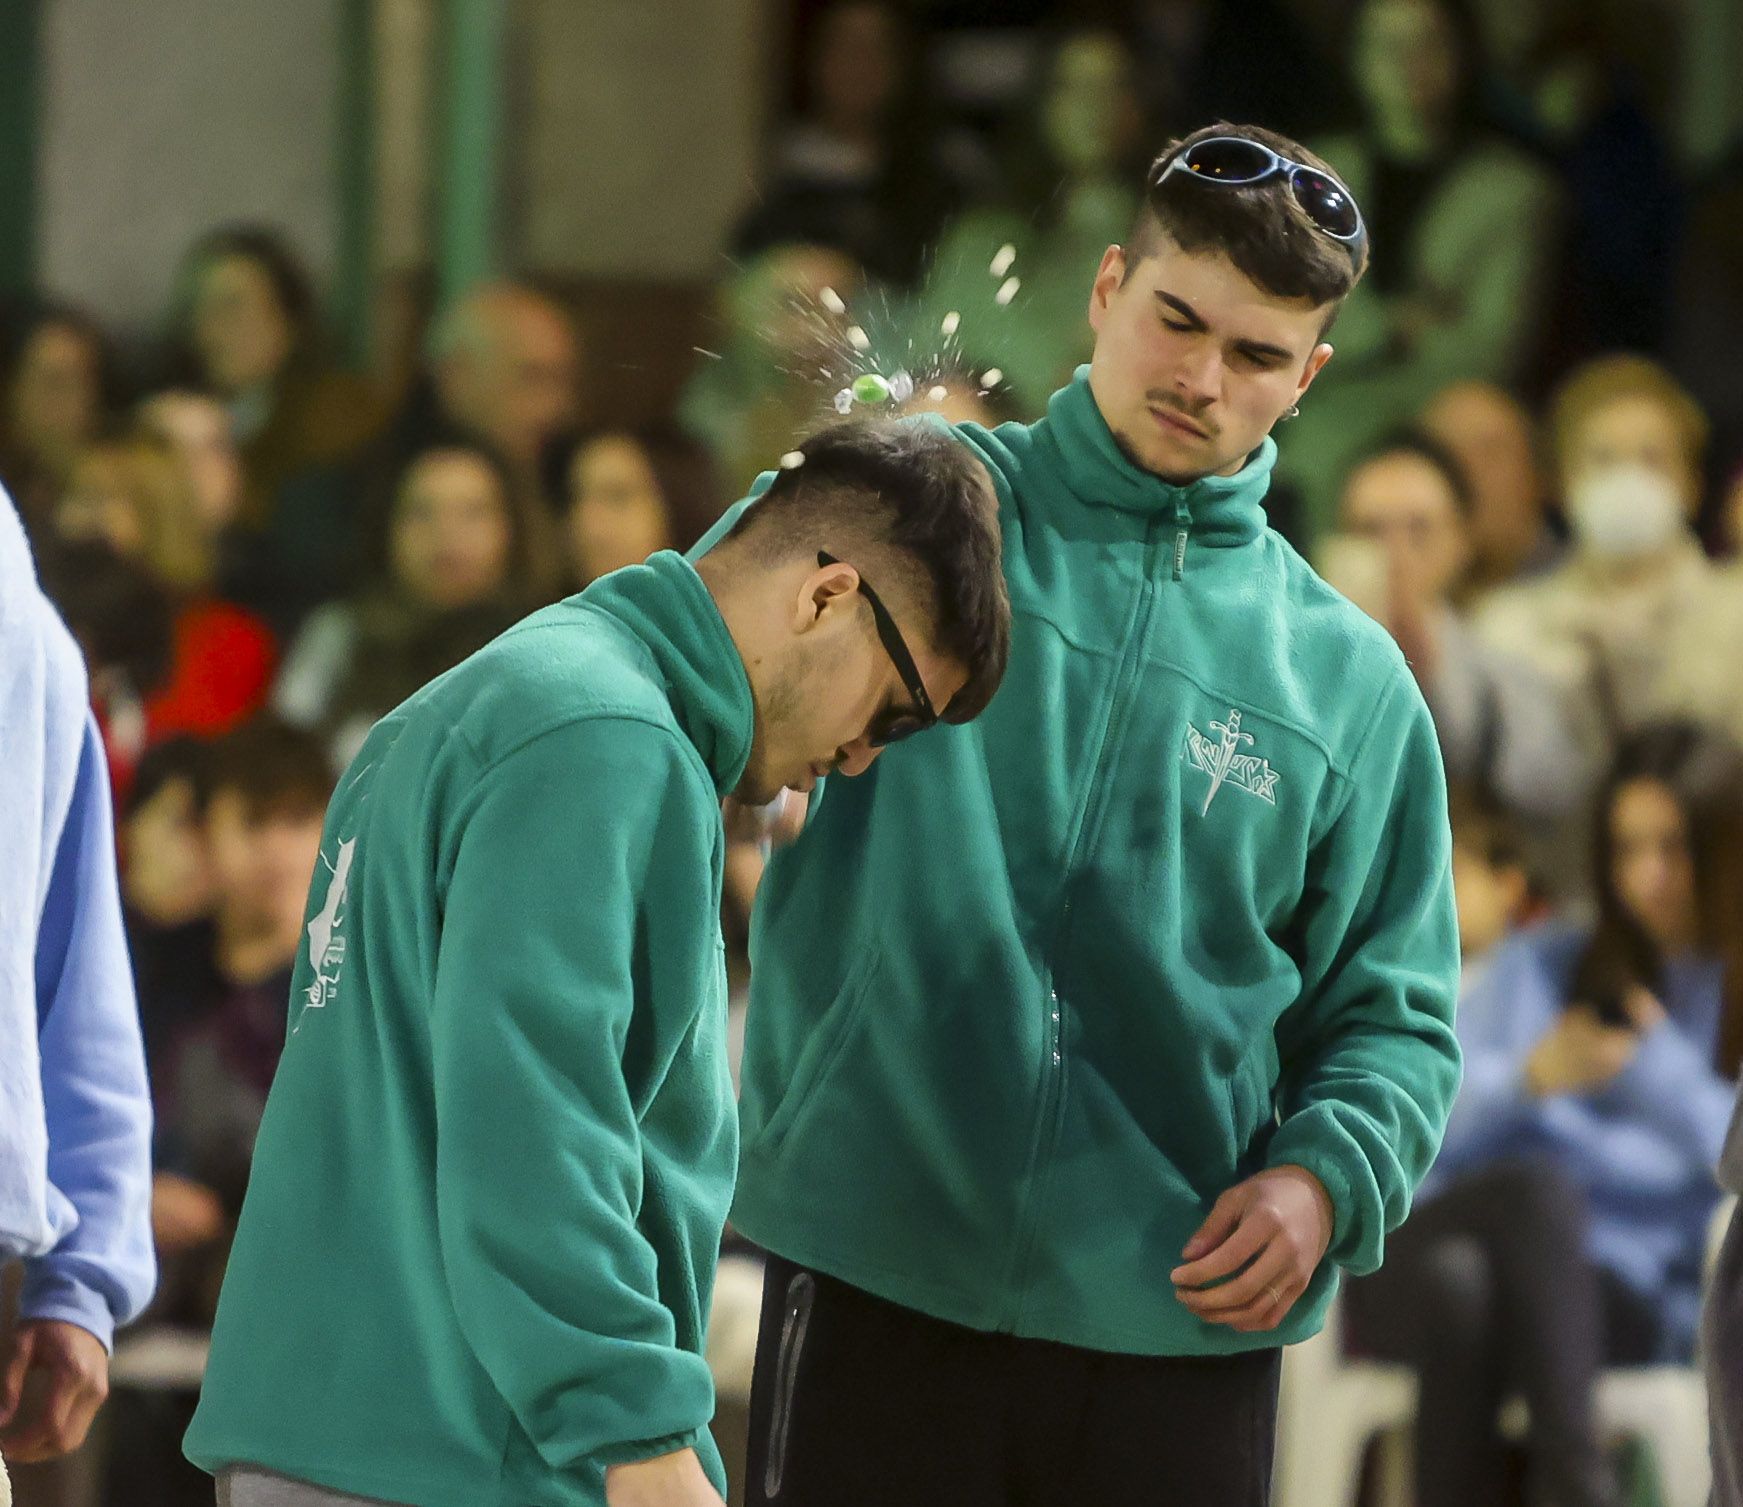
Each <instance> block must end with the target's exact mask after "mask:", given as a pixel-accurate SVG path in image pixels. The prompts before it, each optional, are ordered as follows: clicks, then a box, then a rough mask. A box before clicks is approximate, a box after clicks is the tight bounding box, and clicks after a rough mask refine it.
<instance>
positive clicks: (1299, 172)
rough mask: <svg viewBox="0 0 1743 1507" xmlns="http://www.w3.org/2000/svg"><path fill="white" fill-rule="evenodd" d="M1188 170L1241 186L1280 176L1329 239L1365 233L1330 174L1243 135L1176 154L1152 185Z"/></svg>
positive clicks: (1203, 179)
mask: <svg viewBox="0 0 1743 1507" xmlns="http://www.w3.org/2000/svg"><path fill="white" fill-rule="evenodd" d="M1176 171H1179V172H1183V173H1190V174H1191V175H1192V177H1193V178H1194V180H1196V181H1197V182H1200V183H1219V184H1222V185H1223V186H1224V187H1226V188H1243V187H1245V186H1247V185H1248V184H1253V183H1263V182H1264V181H1265V180H1266V179H1267V178H1275V177H1277V176H1279V175H1282V176H1283V177H1286V178H1287V179H1288V180H1289V192H1290V193H1291V194H1293V195H1294V196H1295V202H1296V203H1297V204H1299V205H1300V206H1301V209H1302V212H1303V213H1304V214H1305V215H1306V216H1307V218H1308V219H1309V220H1311V221H1312V222H1313V224H1314V226H1315V227H1316V228H1317V229H1318V230H1320V231H1321V232H1323V233H1324V234H1326V235H1328V236H1330V237H1331V238H1332V239H1333V240H1334V241H1343V242H1345V243H1346V244H1349V243H1352V242H1355V241H1359V240H1360V239H1361V238H1362V236H1363V235H1364V234H1365V233H1366V229H1365V227H1364V226H1363V224H1362V212H1361V210H1360V209H1358V208H1357V207H1356V201H1355V198H1354V196H1353V195H1352V194H1351V193H1350V191H1349V190H1348V189H1347V188H1345V187H1344V186H1343V184H1341V183H1339V182H1338V181H1337V179H1336V178H1334V177H1332V175H1331V174H1330V173H1327V172H1322V171H1321V170H1320V169H1319V168H1316V167H1308V166H1307V164H1306V163H1303V162H1295V161H1292V160H1291V159H1290V158H1288V157H1285V156H1283V154H1282V153H1280V152H1274V151H1272V150H1271V148H1270V147H1268V146H1266V145H1265V143H1264V142H1262V141H1254V140H1253V139H1252V138H1251V137H1247V136H1207V137H1206V138H1205V139H1204V140H1203V141H1195V142H1193V144H1192V145H1191V146H1189V147H1187V148H1186V150H1185V151H1183V152H1178V153H1176V154H1175V155H1174V156H1173V157H1172V158H1171V159H1170V160H1169V163H1168V165H1167V166H1166V167H1165V168H1163V169H1162V171H1161V172H1160V173H1158V174H1157V175H1156V183H1157V184H1160V183H1161V182H1162V180H1163V179H1165V178H1166V177H1168V175H1169V174H1170V173H1173V172H1176Z"/></svg>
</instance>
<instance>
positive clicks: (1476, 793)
mask: <svg viewBox="0 0 1743 1507" xmlns="http://www.w3.org/2000/svg"><path fill="white" fill-rule="evenodd" d="M1447 814H1448V816H1449V818H1450V819H1451V823H1452V835H1453V842H1454V843H1455V844H1457V845H1458V846H1459V847H1461V848H1465V849H1467V850H1468V851H1470V852H1472V853H1474V854H1476V855H1477V857H1478V858H1480V859H1481V860H1482V861H1483V863H1484V864H1485V865H1486V866H1488V867H1489V868H1491V869H1519V870H1522V871H1523V870H1526V869H1527V863H1526V852H1525V839H1524V837H1523V835H1522V834H1521V832H1520V829H1519V823H1518V821H1517V820H1516V819H1515V818H1514V816H1513V813H1512V812H1511V811H1509V810H1508V809H1507V807H1506V806H1505V805H1504V804H1503V803H1502V802H1501V800H1500V798H1499V797H1498V796H1497V795H1496V794H1495V792H1494V791H1493V790H1491V789H1490V788H1489V787H1488V786H1487V785H1485V784H1482V783H1476V782H1471V781H1465V782H1459V781H1451V782H1449V783H1448V786H1447Z"/></svg>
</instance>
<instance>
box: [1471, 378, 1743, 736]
mask: <svg viewBox="0 0 1743 1507" xmlns="http://www.w3.org/2000/svg"><path fill="white" fill-rule="evenodd" d="M1551 424H1552V430H1553V435H1554V445H1555V462H1556V469H1557V472H1558V476H1559V479H1560V483H1561V489H1562V499H1563V505H1564V508H1565V511H1566V514H1567V519H1568V524H1569V527H1570V529H1571V531H1572V535H1573V546H1572V549H1571V551H1570V552H1569V555H1568V558H1567V559H1566V560H1565V561H1564V563H1563V564H1561V565H1560V566H1559V567H1557V568H1556V569H1555V570H1553V571H1551V572H1549V574H1547V575H1545V576H1541V577H1539V578H1537V579H1535V580H1532V581H1530V582H1528V583H1523V584H1520V585H1516V586H1512V587H1507V588H1503V589H1502V590H1500V591H1497V592H1495V593H1494V594H1493V595H1492V596H1490V597H1489V598H1488V599H1486V600H1485V602H1484V603H1483V605H1482V607H1481V608H1480V609H1479V611H1478V613H1477V617H1476V627H1477V631H1478V633H1479V634H1480V635H1482V636H1483V637H1484V638H1485V639H1487V640H1488V641H1489V642H1491V643H1493V644H1495V645H1496V646H1498V647H1504V648H1506V649H1508V650H1509V651H1511V652H1515V653H1518V654H1522V655H1525V656H1528V657H1529V658H1531V659H1533V660H1535V661H1536V662H1537V663H1538V664H1539V665H1540V666H1541V667H1542V668H1543V669H1544V670H1546V671H1547V672H1548V673H1549V674H1550V675H1552V676H1553V677H1554V678H1555V679H1556V680H1558V681H1559V682H1561V683H1562V685H1563V686H1564V687H1565V688H1566V690H1567V692H1568V693H1569V695H1570V697H1572V698H1573V699H1574V702H1575V703H1576V705H1577V706H1579V708H1580V709H1581V720H1582V721H1583V722H1584V724H1585V736H1586V737H1587V739H1589V740H1590V741H1591V743H1592V744H1593V752H1594V753H1595V754H1598V755H1600V756H1601V755H1602V754H1603V753H1604V752H1605V751H1606V750H1607V749H1608V748H1609V746H1610V745H1611V744H1612V743H1613V742H1614V740H1615V738H1616V737H1617V736H1618V735H1620V734H1621V733H1624V732H1626V731H1628V730H1630V729H1632V728H1634V727H1637V726H1639V725H1640V724H1641V723H1642V722H1644V721H1646V720H1648V719H1649V718H1652V717H1656V716H1667V715H1682V716H1687V717H1692V718H1694V719H1696V720H1697V721H1700V722H1703V723H1706V724H1709V725H1713V726H1717V727H1720V728H1723V729H1725V730H1727V731H1729V732H1732V733H1737V732H1740V731H1743V685H1740V684H1739V683H1738V677H1737V676H1736V665H1737V662H1738V656H1739V654H1743V585H1740V584H1739V583H1738V582H1736V581H1734V580H1731V579H1728V578H1727V577H1726V576H1724V575H1723V574H1722V573H1721V572H1720V571H1718V570H1717V569H1716V567H1715V566H1714V565H1713V563H1712V562H1711V561H1710V560H1709V559H1708V558H1707V556H1706V555H1705V554H1704V553H1703V552H1702V549H1701V546H1700V543H1699V541H1698V539H1697V538H1696V536H1695V532H1694V517H1695V513H1696V511H1697V509H1698V508H1699V505H1700V476H1701V459H1702V452H1703V450H1704V448H1705V445H1706V439H1707V421H1706V418H1705V416H1704V415H1703V414H1702V412H1701V410H1700V408H1699V406H1698V405H1697V404H1696V403H1695V401H1694V399H1693V398H1691V397H1690V396H1689V394H1688V393H1687V392H1686V391H1684V390H1683V388H1682V387H1681V386H1680V385H1678V383H1677V382H1676V381H1675V379H1674V378H1672V377H1671V376H1670V374H1669V373H1668V372H1666V371H1665V370H1664V369H1663V368H1662V367H1660V366H1658V365H1657V364H1655V363H1654V362H1651V361H1648V360H1646V359H1644V358H1643V357H1638V356H1606V357H1602V358H1600V359H1598V360H1596V361H1593V362H1590V363H1588V364H1587V365H1585V366H1584V367H1581V368H1580V369H1579V370H1577V371H1576V372H1575V373H1574V374H1573V375H1572V376H1571V377H1570V378H1568V380H1567V381H1566V382H1565V383H1564V384H1563V385H1562V387H1561V389H1560V390H1559V391H1558V392H1557V394H1556V395H1555V398H1554V400H1553V402H1552V413H1551ZM1726 645H1734V647H1735V650H1736V652H1728V651H1727V648H1726Z"/></svg>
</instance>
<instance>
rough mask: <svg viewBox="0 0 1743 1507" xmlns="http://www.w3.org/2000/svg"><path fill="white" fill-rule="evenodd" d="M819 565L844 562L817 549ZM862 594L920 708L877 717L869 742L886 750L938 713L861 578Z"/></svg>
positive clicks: (886, 648)
mask: <svg viewBox="0 0 1743 1507" xmlns="http://www.w3.org/2000/svg"><path fill="white" fill-rule="evenodd" d="M817 563H818V564H819V565H839V564H841V563H842V562H841V561H840V560H837V559H836V558H835V556H834V555H832V554H829V553H827V552H826V551H824V550H818V551H817ZM859 593H860V595H861V596H863V597H864V598H865V600H866V605H867V606H869V607H870V608H871V613H872V621H873V622H874V623H875V624H877V630H878V640H879V642H880V643H882V644H883V646H884V652H885V653H886V654H888V655H889V656H890V663H891V664H893V665H894V666H895V667H896V674H897V675H899V676H901V678H902V684H903V685H904V686H906V687H907V688H908V694H909V695H910V696H912V697H913V698H914V706H915V707H916V708H917V710H909V709H907V708H904V707H896V708H892V709H890V710H889V711H885V712H880V713H879V714H878V716H877V718H876V720H874V721H873V723H872V725H871V727H870V728H869V729H868V731H867V735H866V741H867V742H868V743H870V744H871V746H872V747H873V748H887V747H889V745H890V744H892V743H900V742H901V741H902V739H904V738H911V737H913V736H914V734H915V733H919V732H924V731H925V730H926V729H927V728H929V727H931V726H933V725H934V724H935V723H936V722H937V721H938V713H937V712H936V711H934V710H933V708H932V698H931V697H930V696H929V695H928V694H927V693H926V682H925V681H924V680H922V679H921V678H920V670H919V667H918V666H917V665H916V664H915V663H914V656H913V655H912V654H910V653H909V652H908V645H907V641H906V640H905V639H903V637H902V630H901V629H899V628H898V627H897V626H896V620H895V619H894V618H893V617H891V616H890V611H889V608H887V607H885V606H884V604H883V603H882V602H881V601H879V600H878V594H877V593H876V592H875V591H873V590H872V589H871V587H869V586H868V585H866V581H865V577H864V576H863V575H862V576H860V578H859Z"/></svg>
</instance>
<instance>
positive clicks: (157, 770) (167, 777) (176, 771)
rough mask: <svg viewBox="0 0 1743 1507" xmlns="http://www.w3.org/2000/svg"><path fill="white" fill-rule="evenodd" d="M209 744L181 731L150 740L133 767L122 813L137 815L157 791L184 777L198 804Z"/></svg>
mask: <svg viewBox="0 0 1743 1507" xmlns="http://www.w3.org/2000/svg"><path fill="white" fill-rule="evenodd" d="M207 747H208V745H207V744H205V743H203V742H202V741H201V740H200V739H198V738H192V737H188V736H187V735H186V734H181V735H178V736H176V737H173V738H165V739H164V740H163V742H161V743H153V744H152V745H151V747H150V748H148V749H146V750H145V752H144V753H143V754H141V755H140V758H139V763H138V764H136V765H135V766H134V768H133V783H132V784H130V785H129V786H128V787H127V800H126V803H125V806H124V808H123V810H122V813H121V814H122V815H123V816H124V817H130V816H135V815H137V814H138V813H139V812H140V811H141V810H142V809H143V808H144V807H146V806H149V805H150V804H151V802H152V800H153V799H154V798H155V797H156V796H157V794H158V793H159V792H160V791H162V790H164V789H166V788H167V787H168V786H170V785H173V784H174V783H175V782H176V781H177V780H186V781H187V782H188V788H189V789H190V790H192V791H193V793H194V803H195V804H196V805H198V804H199V792H200V789H201V787H202V784H203V782H204V780H205V770H206V750H207Z"/></svg>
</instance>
